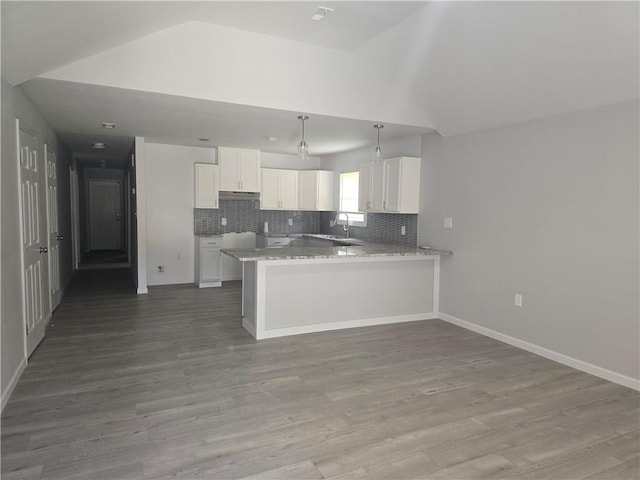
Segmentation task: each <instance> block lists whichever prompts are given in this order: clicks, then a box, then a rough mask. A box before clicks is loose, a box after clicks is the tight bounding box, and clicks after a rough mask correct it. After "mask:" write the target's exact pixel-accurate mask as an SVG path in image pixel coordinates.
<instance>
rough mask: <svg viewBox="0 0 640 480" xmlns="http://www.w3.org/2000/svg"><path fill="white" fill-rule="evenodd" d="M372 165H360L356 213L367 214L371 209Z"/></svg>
mask: <svg viewBox="0 0 640 480" xmlns="http://www.w3.org/2000/svg"><path fill="white" fill-rule="evenodd" d="M372 167H373V164H372V163H363V164H362V165H360V172H359V175H358V211H360V212H367V211H369V210H370V209H371V174H372Z"/></svg>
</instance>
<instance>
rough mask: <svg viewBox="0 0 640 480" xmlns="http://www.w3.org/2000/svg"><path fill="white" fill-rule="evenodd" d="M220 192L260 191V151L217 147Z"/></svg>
mask: <svg viewBox="0 0 640 480" xmlns="http://www.w3.org/2000/svg"><path fill="white" fill-rule="evenodd" d="M218 165H219V166H220V190H224V191H233V192H259V191H260V150H248V149H243V148H228V147H218Z"/></svg>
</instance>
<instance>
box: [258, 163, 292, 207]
mask: <svg viewBox="0 0 640 480" xmlns="http://www.w3.org/2000/svg"><path fill="white" fill-rule="evenodd" d="M261 190H262V191H261V192H260V208H261V209H262V210H298V171H297V170H277V169H272V168H263V169H262V189H261Z"/></svg>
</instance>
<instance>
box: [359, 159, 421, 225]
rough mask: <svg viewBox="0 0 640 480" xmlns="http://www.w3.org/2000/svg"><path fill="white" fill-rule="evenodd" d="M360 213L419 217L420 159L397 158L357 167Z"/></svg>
mask: <svg viewBox="0 0 640 480" xmlns="http://www.w3.org/2000/svg"><path fill="white" fill-rule="evenodd" d="M359 195H360V197H359V201H358V204H359V207H360V209H361V211H367V212H386V213H418V212H419V209H420V158H417V157H398V158H391V159H389V160H384V161H382V162H378V163H367V164H364V165H361V166H360V192H359Z"/></svg>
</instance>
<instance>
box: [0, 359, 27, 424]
mask: <svg viewBox="0 0 640 480" xmlns="http://www.w3.org/2000/svg"><path fill="white" fill-rule="evenodd" d="M25 368H27V359H26V358H23V359H22V361H21V362H20V364H19V365H18V368H16V371H15V372H13V376H12V377H11V380H10V381H9V385H7V388H6V389H5V391H4V392H2V401H1V402H0V403H1V406H0V412H2V411H4V407H5V406H6V405H7V402H8V401H9V398H11V394H12V393H13V390H14V389H15V388H16V385H17V384H18V380H20V377H21V376H22V372H24V369H25Z"/></svg>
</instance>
